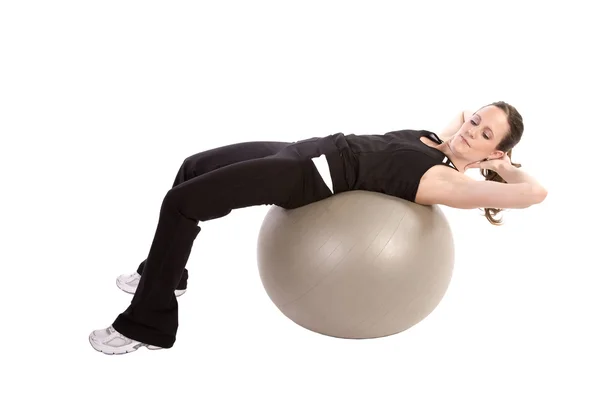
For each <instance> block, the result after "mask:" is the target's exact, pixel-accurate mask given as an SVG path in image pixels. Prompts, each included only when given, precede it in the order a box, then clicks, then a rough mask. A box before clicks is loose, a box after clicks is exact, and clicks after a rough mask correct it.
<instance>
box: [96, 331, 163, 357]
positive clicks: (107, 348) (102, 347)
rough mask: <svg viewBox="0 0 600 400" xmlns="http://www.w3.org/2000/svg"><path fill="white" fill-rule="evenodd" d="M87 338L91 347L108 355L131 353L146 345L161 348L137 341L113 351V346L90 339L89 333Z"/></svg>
mask: <svg viewBox="0 0 600 400" xmlns="http://www.w3.org/2000/svg"><path fill="white" fill-rule="evenodd" d="M88 340H89V341H90V344H91V345H92V348H93V349H94V350H96V351H98V352H100V353H102V354H106V355H109V356H118V355H121V354H129V353H133V352H134V351H136V350H138V349H139V348H140V347H146V348H147V349H148V350H162V347H157V346H153V345H151V344H144V343H137V344H133V343H132V344H130V345H127V346H123V349H122V350H120V351H115V350H114V348H112V347H110V346H105V345H103V344H100V343H96V342H95V341H94V340H92V336H91V335H90V336H89V337H88Z"/></svg>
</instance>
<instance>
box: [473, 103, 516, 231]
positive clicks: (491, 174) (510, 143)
mask: <svg viewBox="0 0 600 400" xmlns="http://www.w3.org/2000/svg"><path fill="white" fill-rule="evenodd" d="M488 106H495V107H498V108H499V109H501V110H502V111H504V113H505V114H506V118H507V119H508V126H509V127H510V128H509V131H508V133H507V134H506V136H505V137H504V138H503V139H502V141H501V142H500V143H499V144H498V147H497V148H496V150H500V151H503V152H505V153H506V155H507V156H508V158H509V159H510V163H511V164H512V165H513V166H514V167H516V168H520V167H521V164H517V163H513V162H512V149H513V148H514V147H515V146H516V145H517V143H519V141H520V140H521V137H522V136H523V129H524V126H523V117H522V116H521V114H519V112H518V111H517V109H516V108H515V107H513V106H511V105H510V104H508V103H505V102H504V101H497V102H495V103H491V104H488V105H487V106H483V107H481V108H484V107H488ZM481 175H483V176H484V177H485V180H486V181H494V182H502V183H506V181H505V180H504V179H502V177H501V176H500V175H498V173H497V172H495V171H492V170H489V169H482V170H481ZM501 211H502V209H500V208H486V209H485V217H486V218H487V220H488V221H490V223H492V224H493V225H501V224H502V218H500V219H494V217H495V216H496V215H498V214H499V213H500V212H501Z"/></svg>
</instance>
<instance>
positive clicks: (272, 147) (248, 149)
mask: <svg viewBox="0 0 600 400" xmlns="http://www.w3.org/2000/svg"><path fill="white" fill-rule="evenodd" d="M290 144H292V143H289V142H244V143H235V144H231V145H227V146H222V147H217V148H215V149H210V150H207V151H203V152H200V153H197V154H194V155H192V156H190V157H187V158H186V159H185V160H184V161H183V163H182V164H181V167H180V168H179V171H178V172H177V175H176V176H175V181H174V182H173V187H177V186H179V185H181V184H182V183H184V182H187V181H188V180H190V179H192V178H195V177H197V176H200V175H203V174H206V173H208V172H211V171H214V170H216V169H219V168H222V167H226V166H228V165H231V164H235V163H238V162H242V161H248V160H255V159H258V158H263V157H267V156H272V155H274V154H276V153H278V152H279V151H281V150H283V149H284V148H285V147H287V146H289V145H290ZM145 265H146V260H144V261H142V262H141V263H140V265H139V266H138V268H137V273H138V274H140V275H142V274H143V272H144V266H145ZM188 276H189V273H188V270H187V268H185V269H184V270H183V273H182V275H181V280H180V281H179V283H178V284H177V287H176V289H177V290H184V289H187V280H188Z"/></svg>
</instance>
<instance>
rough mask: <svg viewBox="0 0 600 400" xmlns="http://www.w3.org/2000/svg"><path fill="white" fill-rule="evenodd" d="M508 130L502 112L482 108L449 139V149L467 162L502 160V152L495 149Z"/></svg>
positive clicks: (506, 121)
mask: <svg viewBox="0 0 600 400" xmlns="http://www.w3.org/2000/svg"><path fill="white" fill-rule="evenodd" d="M509 129H510V127H509V125H508V120H507V118H506V114H505V113H504V111H502V110H501V109H500V108H498V107H495V106H487V107H483V108H482V109H480V110H479V111H476V112H475V113H474V114H473V115H472V116H471V117H470V118H469V119H467V120H466V121H465V122H464V124H462V126H461V127H460V129H459V130H458V132H456V133H455V134H454V135H453V136H452V137H451V138H450V140H449V142H450V143H449V145H450V149H451V150H452V152H453V153H454V154H456V155H457V156H459V157H461V158H463V159H465V160H469V161H480V160H483V159H486V158H489V159H494V158H502V156H503V155H504V152H502V151H498V150H496V148H497V146H498V144H500V142H501V141H502V139H503V138H504V136H505V135H506V134H507V133H508V131H509Z"/></svg>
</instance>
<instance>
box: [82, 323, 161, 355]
mask: <svg viewBox="0 0 600 400" xmlns="http://www.w3.org/2000/svg"><path fill="white" fill-rule="evenodd" d="M90 344H91V345H92V347H93V348H94V349H96V350H98V351H101V352H102V353H104V354H110V355H112V354H125V353H132V352H134V351H136V350H137V349H139V348H140V347H142V346H144V347H147V348H148V349H150V350H160V349H162V347H158V346H153V345H151V344H145V343H141V342H138V341H136V340H133V339H129V338H128V337H126V336H123V335H122V334H120V333H119V332H117V331H116V330H115V328H113V327H112V325H111V326H109V327H108V328H106V329H98V330H96V331H93V332H92V333H90Z"/></svg>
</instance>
